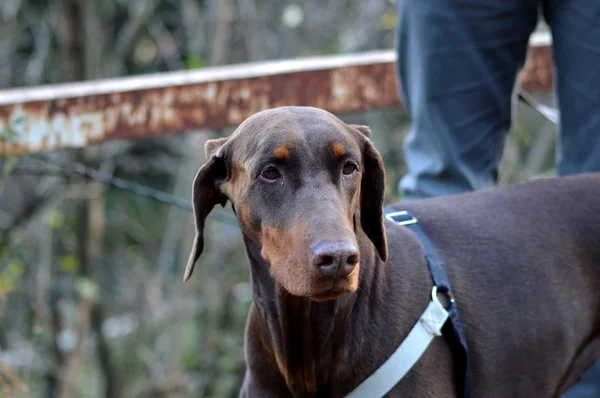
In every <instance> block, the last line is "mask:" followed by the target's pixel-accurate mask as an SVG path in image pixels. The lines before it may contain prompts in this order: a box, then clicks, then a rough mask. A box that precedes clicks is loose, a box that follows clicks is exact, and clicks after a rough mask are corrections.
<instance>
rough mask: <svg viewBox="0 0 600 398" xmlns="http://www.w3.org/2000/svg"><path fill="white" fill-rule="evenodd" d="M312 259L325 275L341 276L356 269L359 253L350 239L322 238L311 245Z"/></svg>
mask: <svg viewBox="0 0 600 398" xmlns="http://www.w3.org/2000/svg"><path fill="white" fill-rule="evenodd" d="M311 260H312V264H313V266H315V268H317V270H318V271H319V272H320V273H321V274H322V275H323V276H326V277H330V278H335V277H339V278H341V277H344V276H347V275H349V274H350V273H351V272H352V271H353V270H354V267H356V264H358V261H359V254H358V249H357V247H356V245H355V244H354V242H352V240H350V239H347V238H346V239H320V240H318V241H317V242H315V244H313V245H312V247H311Z"/></svg>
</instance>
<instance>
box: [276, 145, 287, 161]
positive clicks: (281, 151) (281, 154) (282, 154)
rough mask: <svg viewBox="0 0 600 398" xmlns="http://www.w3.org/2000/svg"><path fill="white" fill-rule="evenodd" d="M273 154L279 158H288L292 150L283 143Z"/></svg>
mask: <svg viewBox="0 0 600 398" xmlns="http://www.w3.org/2000/svg"><path fill="white" fill-rule="evenodd" d="M273 155H274V156H275V158H277V159H279V160H286V159H287V158H288V157H289V156H290V151H289V149H288V148H287V147H286V146H285V145H281V146H278V147H277V148H275V150H274V151H273Z"/></svg>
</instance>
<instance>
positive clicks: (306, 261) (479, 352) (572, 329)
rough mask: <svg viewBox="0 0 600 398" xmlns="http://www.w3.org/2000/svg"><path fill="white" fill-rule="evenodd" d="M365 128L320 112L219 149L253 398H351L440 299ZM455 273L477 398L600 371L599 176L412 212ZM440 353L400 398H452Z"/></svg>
mask: <svg viewBox="0 0 600 398" xmlns="http://www.w3.org/2000/svg"><path fill="white" fill-rule="evenodd" d="M370 134H371V132H370V129H369V128H368V127H366V126H359V125H348V124H346V123H344V122H342V121H341V120H340V119H338V118H337V117H335V116H334V115H332V114H330V113H328V112H326V111H323V110H320V109H316V108H311V107H282V108H275V109H271V110H267V111H262V112H259V113H257V114H255V115H254V116H252V117H250V118H248V119H247V120H245V121H244V122H243V123H242V124H241V125H240V126H239V127H238V128H237V129H236V130H235V131H234V133H233V134H232V135H231V136H229V137H225V138H220V139H216V140H209V141H207V143H206V145H205V151H206V163H205V164H204V165H203V166H202V167H201V168H200V170H199V171H198V174H197V175H196V178H195V180H194V183H193V198H192V200H193V206H194V216H195V224H196V232H197V235H196V237H195V240H194V245H193V248H192V252H191V255H190V259H189V261H188V264H187V267H186V271H185V275H184V280H187V279H188V278H189V277H190V275H191V274H192V271H193V268H194V264H195V263H196V261H197V260H198V258H199V256H200V254H201V252H202V249H203V242H204V240H203V230H204V223H205V219H206V217H207V215H208V214H209V213H210V211H211V209H212V208H213V207H214V206H215V205H216V204H221V205H223V206H225V204H226V202H227V201H229V202H231V205H232V208H233V210H234V212H235V214H236V217H237V219H238V221H239V226H240V228H241V231H242V233H243V239H244V243H245V247H246V251H247V255H248V258H249V262H250V274H251V283H252V298H253V304H252V307H251V309H250V312H249V315H248V320H247V326H246V332H245V358H246V365H247V369H246V373H245V378H244V382H243V385H242V390H241V392H240V396H241V397H261V398H264V397H343V396H345V395H347V394H348V393H350V392H351V391H352V390H353V389H354V388H356V387H357V386H358V385H359V384H361V382H362V381H364V380H365V379H366V378H368V377H369V376H370V375H371V374H372V373H373V372H375V371H376V370H377V369H378V368H379V367H380V366H381V365H382V363H384V362H385V361H386V360H387V359H388V358H389V357H390V355H391V354H392V353H393V352H394V351H395V350H396V348H397V347H398V346H399V345H400V344H401V343H402V341H403V340H404V339H405V338H406V336H407V334H408V333H409V331H410V330H411V328H412V327H413V325H415V323H416V322H417V321H418V319H419V317H420V315H421V313H422V312H423V310H424V309H425V307H427V304H428V302H430V300H431V295H430V294H431V287H432V282H431V275H430V271H429V269H428V267H427V264H426V260H425V257H424V249H423V246H422V244H421V242H420V240H419V239H418V238H417V236H416V235H415V234H414V233H413V232H411V231H410V230H409V229H407V228H406V227H403V226H399V225H396V224H394V223H391V222H389V221H388V220H386V219H385V217H384V191H385V170H384V164H383V161H382V158H381V156H380V154H379V153H378V151H377V150H376V149H375V147H374V146H373V144H372V142H371V140H370ZM396 210H408V211H410V212H411V213H412V214H413V215H415V216H416V217H417V219H418V220H419V224H420V226H421V228H422V229H423V230H424V232H425V233H426V234H427V235H428V236H429V238H430V239H431V241H432V242H433V244H434V245H435V248H436V250H437V251H438V253H439V256H440V257H441V258H442V259H443V261H444V262H445V264H447V267H448V273H449V276H450V280H451V283H452V286H453V293H454V297H455V298H456V302H457V304H458V308H459V309H460V312H461V317H462V319H463V321H464V325H465V332H466V338H467V342H468V347H469V351H470V368H471V383H472V395H473V396H474V397H553V396H559V395H560V394H561V393H562V392H564V391H565V390H566V389H567V388H568V387H569V386H571V385H572V384H574V383H575V382H576V381H577V380H578V379H579V378H580V377H581V375H583V373H584V372H585V370H586V369H587V368H588V367H589V366H591V365H592V364H593V363H594V362H595V360H597V359H599V358H600V289H599V287H600V173H595V174H594V173H590V174H582V175H578V176H571V177H563V178H554V179H542V180H535V181H532V182H528V183H522V184H515V185H509V186H504V187H500V188H492V189H487V190H482V191H478V192H473V193H466V194H461V195H455V196H448V197H440V198H433V199H426V200H422V201H414V202H408V203H398V204H395V205H392V206H390V207H389V208H388V209H387V210H386V211H396ZM455 373H456V363H455V358H454V356H453V353H452V350H451V347H450V346H449V344H448V341H447V340H446V339H444V338H437V339H434V340H433V342H432V343H431V345H430V346H429V348H428V349H427V350H426V351H425V353H424V355H423V356H422V357H421V358H420V359H419V360H418V361H417V362H416V364H415V365H414V367H413V368H412V369H411V370H410V371H409V372H408V373H407V374H406V375H405V376H404V378H402V380H401V381H399V382H398V383H397V384H396V385H395V386H394V388H393V389H392V390H391V391H390V392H389V394H388V395H387V396H390V397H400V396H402V397H455V396H457V395H458V393H457V389H456V384H457V382H456V378H455V377H454V376H455Z"/></svg>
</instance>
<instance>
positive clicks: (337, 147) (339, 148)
mask: <svg viewBox="0 0 600 398" xmlns="http://www.w3.org/2000/svg"><path fill="white" fill-rule="evenodd" d="M331 151H332V152H333V156H335V157H337V158H341V157H342V156H344V155H345V154H346V147H344V145H342V144H340V143H339V142H336V143H335V144H333V148H332V150H331Z"/></svg>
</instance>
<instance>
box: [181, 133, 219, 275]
mask: <svg viewBox="0 0 600 398" xmlns="http://www.w3.org/2000/svg"><path fill="white" fill-rule="evenodd" d="M227 140H228V138H227V137H226V138H219V139H216V140H208V141H206V144H205V146H204V151H205V152H206V159H207V160H206V162H205V163H204V165H203V166H202V167H201V168H200V170H198V174H196V178H195V179H194V185H193V190H192V191H193V192H192V204H193V206H194V220H195V223H196V237H195V238H194V245H193V246H192V253H191V254H190V258H189V260H188V263H187V265H186V267H185V274H184V275H183V281H184V282H185V281H187V280H188V279H189V278H190V276H191V275H192V272H193V271H194V264H196V261H197V260H198V258H199V257H200V254H202V249H203V248H204V221H205V220H206V216H208V213H210V211H211V210H212V209H213V207H215V205H216V204H217V203H218V204H221V206H223V207H224V206H225V204H226V203H227V197H226V196H225V195H223V193H222V192H221V191H220V190H219V188H218V184H220V183H222V182H224V181H225V180H226V179H227V167H226V164H225V155H224V149H225V148H223V145H224V144H225V143H226V142H227Z"/></svg>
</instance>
